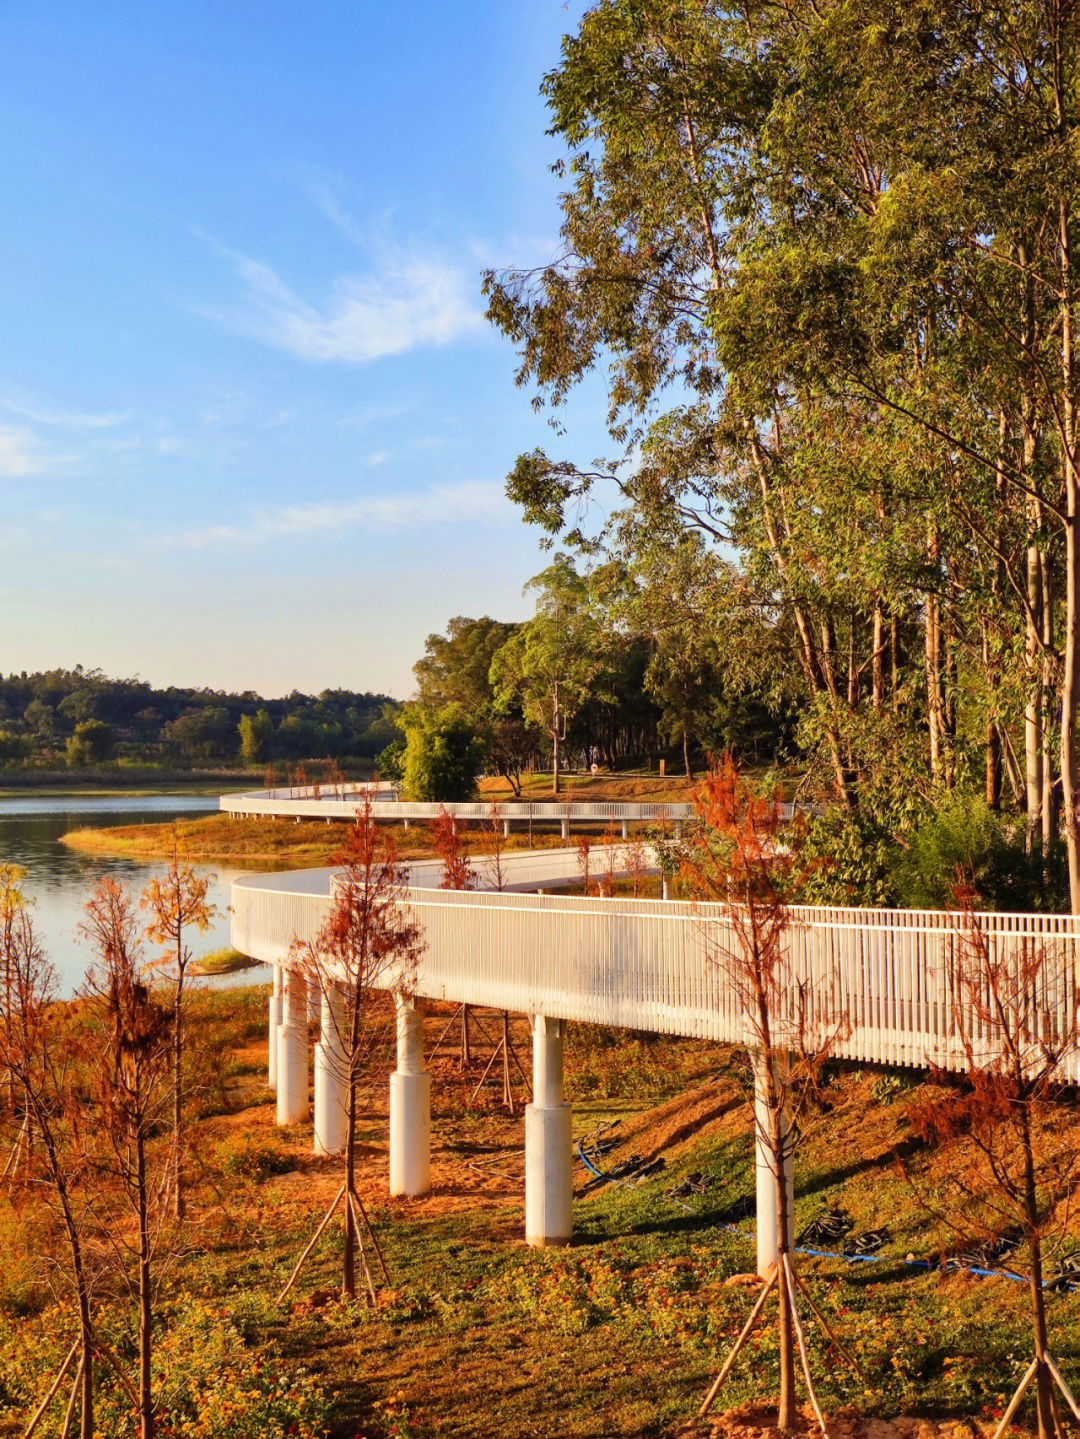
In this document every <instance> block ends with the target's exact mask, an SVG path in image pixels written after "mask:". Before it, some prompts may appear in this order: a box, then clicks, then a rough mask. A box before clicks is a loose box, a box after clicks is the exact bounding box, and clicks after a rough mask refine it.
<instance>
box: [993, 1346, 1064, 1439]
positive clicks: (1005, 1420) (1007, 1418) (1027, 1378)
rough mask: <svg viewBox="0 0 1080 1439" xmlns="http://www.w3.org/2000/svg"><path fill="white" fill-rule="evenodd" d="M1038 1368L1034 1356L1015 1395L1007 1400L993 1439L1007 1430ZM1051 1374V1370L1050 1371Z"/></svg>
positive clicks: (1036, 1358)
mask: <svg viewBox="0 0 1080 1439" xmlns="http://www.w3.org/2000/svg"><path fill="white" fill-rule="evenodd" d="M1038 1367H1039V1356H1038V1355H1036V1356H1035V1358H1034V1359H1033V1360H1032V1361H1031V1363H1030V1364H1029V1365H1028V1370H1027V1373H1026V1374H1025V1375H1024V1377H1023V1379H1021V1380H1020V1385H1019V1387H1018V1388H1017V1390H1016V1393H1015V1394H1014V1395H1013V1397H1012V1398H1011V1399H1010V1400H1009V1407H1008V1408H1007V1409H1006V1410H1005V1413H1004V1414H1003V1415H1002V1416H1001V1423H1000V1424H999V1425H998V1427H997V1428H996V1429H995V1430H994V1439H1001V1436H1002V1435H1003V1434H1004V1433H1005V1430H1006V1429H1008V1427H1009V1425H1010V1423H1011V1422H1012V1417H1013V1415H1014V1414H1015V1413H1016V1411H1017V1410H1018V1409H1019V1408H1020V1400H1021V1399H1023V1397H1024V1395H1025V1394H1026V1393H1027V1390H1028V1385H1029V1384H1030V1383H1031V1381H1032V1380H1033V1379H1034V1378H1035V1374H1036V1371H1037V1370H1038ZM1051 1373H1053V1370H1051Z"/></svg>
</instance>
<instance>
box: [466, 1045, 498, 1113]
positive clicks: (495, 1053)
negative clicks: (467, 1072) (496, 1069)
mask: <svg viewBox="0 0 1080 1439" xmlns="http://www.w3.org/2000/svg"><path fill="white" fill-rule="evenodd" d="M501 1048H502V1045H501V1044H500V1045H498V1046H497V1047H496V1048H495V1049H493V1050H492V1052H491V1058H490V1059H489V1060H488V1062H487V1068H486V1069H485V1070H484V1072H483V1074H482V1075H481V1076H480V1082H479V1084H478V1085H477V1086H476V1088H475V1089H474V1090H473V1092H472V1094H471V1095H470V1096H469V1103H470V1104H472V1102H473V1100H474V1099H475V1098H476V1096H477V1095H478V1094H479V1093H480V1091H481V1090H482V1089H483V1087H484V1081H485V1080H486V1079H487V1077H488V1075H489V1074H490V1073H491V1066H492V1065H493V1064H494V1063H495V1061H496V1060H497V1059H498V1057H499V1050H500V1049H501Z"/></svg>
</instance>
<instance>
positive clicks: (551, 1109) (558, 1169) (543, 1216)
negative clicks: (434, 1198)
mask: <svg viewBox="0 0 1080 1439" xmlns="http://www.w3.org/2000/svg"><path fill="white" fill-rule="evenodd" d="M572 1122H573V1116H572V1112H571V1109H570V1106H569V1105H568V1104H565V1103H564V1102H563V1023H562V1021H561V1020H558V1019H549V1018H547V1017H546V1016H545V1015H539V1014H538V1015H537V1016H536V1018H535V1019H534V1020H533V1102H532V1104H527V1105H526V1106H525V1242H526V1244H531V1245H533V1246H534V1247H535V1248H543V1247H544V1246H545V1245H549V1244H568V1243H569V1242H570V1235H571V1211H572V1202H573V1197H574V1168H573V1138H572V1133H571V1126H572Z"/></svg>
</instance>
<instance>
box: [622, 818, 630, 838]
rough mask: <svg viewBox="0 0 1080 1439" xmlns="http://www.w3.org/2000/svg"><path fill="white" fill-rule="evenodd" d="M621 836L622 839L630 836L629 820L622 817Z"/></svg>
mask: <svg viewBox="0 0 1080 1439" xmlns="http://www.w3.org/2000/svg"><path fill="white" fill-rule="evenodd" d="M622 837H623V839H629V838H630V821H629V820H625V819H624V820H623V822H622Z"/></svg>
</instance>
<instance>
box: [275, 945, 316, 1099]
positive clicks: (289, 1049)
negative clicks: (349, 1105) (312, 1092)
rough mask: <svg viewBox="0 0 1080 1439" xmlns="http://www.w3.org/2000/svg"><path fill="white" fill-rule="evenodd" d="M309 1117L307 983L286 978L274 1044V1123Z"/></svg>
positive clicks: (292, 975)
mask: <svg viewBox="0 0 1080 1439" xmlns="http://www.w3.org/2000/svg"><path fill="white" fill-rule="evenodd" d="M307 1116H308V1025H307V981H306V980H305V979H304V976H303V975H302V974H297V972H296V971H295V970H293V969H290V970H288V971H287V972H286V975H285V993H284V996H283V998H282V1014H281V1023H280V1024H279V1025H278V1043H277V1122H278V1124H300V1123H301V1122H302V1121H303V1120H305V1119H306V1118H307Z"/></svg>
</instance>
